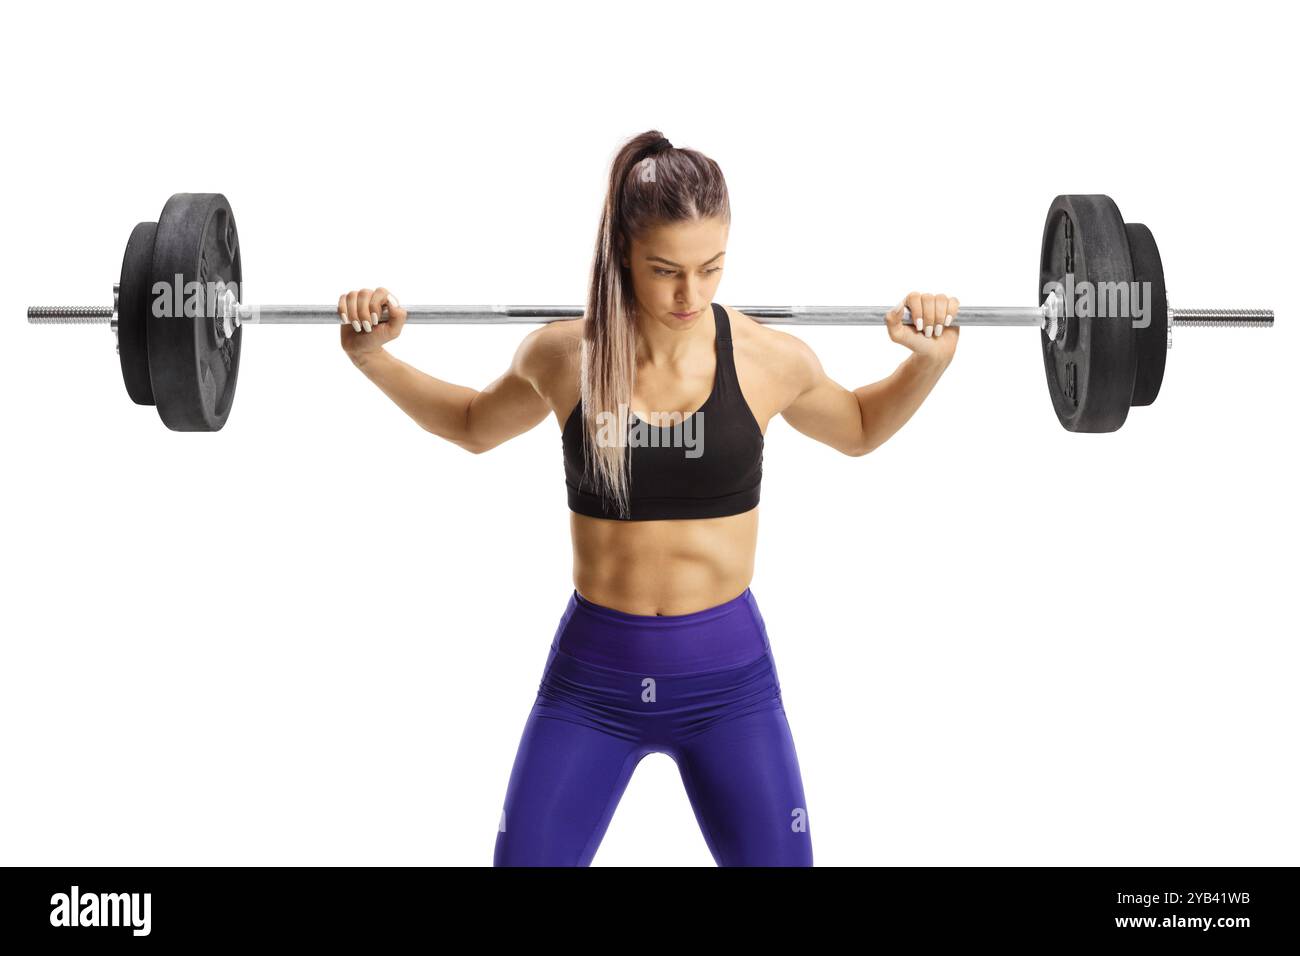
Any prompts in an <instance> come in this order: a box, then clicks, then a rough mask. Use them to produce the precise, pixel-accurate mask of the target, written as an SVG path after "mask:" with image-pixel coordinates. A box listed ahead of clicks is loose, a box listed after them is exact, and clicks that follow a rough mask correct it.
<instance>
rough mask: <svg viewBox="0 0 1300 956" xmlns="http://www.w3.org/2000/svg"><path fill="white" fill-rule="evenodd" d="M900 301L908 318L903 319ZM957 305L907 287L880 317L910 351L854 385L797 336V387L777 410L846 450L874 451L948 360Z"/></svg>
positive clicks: (819, 438) (899, 424)
mask: <svg viewBox="0 0 1300 956" xmlns="http://www.w3.org/2000/svg"><path fill="white" fill-rule="evenodd" d="M904 306H907V307H908V309H909V310H910V311H911V314H912V319H913V323H912V324H908V325H904V324H903V307H904ZM959 308H960V303H959V302H958V300H957V299H955V298H952V297H950V296H945V295H929V294H923V293H920V292H911V293H909V294H908V295H907V296H906V297H904V299H903V301H902V302H900V303H899V304H898V305H897V306H895V307H894V308H893V309H892V310H891V311H890V312H889V314H888V316H887V317H886V320H885V323H886V327H887V329H888V331H889V337H890V338H891V339H893V340H894V341H895V342H897V343H899V344H900V345H902V346H904V347H906V348H908V349H909V350H911V352H912V354H911V355H910V356H908V358H907V360H906V361H904V362H903V364H901V365H900V366H898V368H897V369H895V370H894V372H893V374H892V375H890V376H889V377H888V378H885V379H882V380H880V381H879V382H872V383H871V384H870V385H864V386H862V387H861V388H859V389H855V390H854V391H849V390H848V389H846V388H844V386H842V385H840V384H839V383H837V382H835V381H834V380H832V379H831V378H830V377H829V376H827V375H826V373H825V371H824V370H823V369H822V367H821V363H820V362H819V361H818V360H817V356H816V355H815V354H814V353H813V351H812V349H810V348H808V346H807V345H806V344H804V343H802V342H800V343H799V345H800V346H802V347H801V348H799V349H798V355H799V361H798V363H797V365H798V367H799V369H800V372H799V375H800V379H801V381H800V385H801V386H802V387H801V388H800V389H799V391H798V394H797V395H796V397H795V398H794V400H793V401H791V402H790V404H789V405H787V406H786V407H785V408H784V409H782V411H781V414H782V415H783V416H784V417H785V419H786V421H788V422H789V423H790V424H791V426H792V427H794V428H795V429H796V430H797V431H800V432H802V433H803V434H805V435H807V436H809V437H810V438H814V439H816V440H817V441H820V442H823V443H824V444H827V445H830V446H831V447H832V448H834V449H836V450H837V451H841V452H843V453H844V454H846V455H852V456H854V457H857V456H860V455H865V454H867V453H868V452H872V451H875V450H876V449H877V448H879V447H880V446H881V445H883V444H884V443H885V442H886V441H888V440H889V438H890V437H891V436H892V435H893V434H894V433H895V432H897V431H898V430H899V429H900V428H902V427H903V426H904V425H905V424H907V421H908V420H909V419H910V418H911V417H912V415H913V414H914V413H915V412H916V410H917V409H918V408H920V407H921V403H922V402H924V401H925V399H926V397H927V396H928V395H929V394H930V392H931V390H932V389H933V388H934V386H935V383H936V382H938V381H939V379H940V377H941V376H942V375H943V373H944V372H945V371H946V370H947V368H948V365H949V364H950V363H951V362H952V359H953V355H954V353H955V352H956V350H957V340H958V337H959V335H960V330H959V327H958V326H954V325H952V324H951V323H952V321H953V319H954V318H955V317H956V315H957V311H958V309H959ZM795 341H798V340H795Z"/></svg>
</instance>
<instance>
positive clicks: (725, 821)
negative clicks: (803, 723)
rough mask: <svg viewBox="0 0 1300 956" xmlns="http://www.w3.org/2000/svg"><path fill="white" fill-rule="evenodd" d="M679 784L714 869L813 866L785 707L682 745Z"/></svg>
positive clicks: (720, 727)
mask: <svg viewBox="0 0 1300 956" xmlns="http://www.w3.org/2000/svg"><path fill="white" fill-rule="evenodd" d="M677 766H678V769H679V770H680V771H681V775H682V783H683V784H684V785H685V787H686V794H687V796H688V797H689V798H690V801H691V806H692V807H693V808H694V810H695V818H696V820H698V821H699V824H700V830H701V831H702V832H703V833H704V840H705V842H706V843H707V844H708V846H709V851H710V852H711V853H712V854H713V858H714V859H715V860H716V861H717V863H718V865H719V866H812V837H811V834H810V833H809V831H808V807H807V804H806V803H805V801H804V793H803V780H802V779H801V777H800V775H799V761H798V757H797V755H796V754H795V749H794V737H793V735H792V734H791V732H790V723H789V721H788V720H787V719H786V714H785V707H784V705H778V706H776V707H774V708H771V709H767V710H762V711H759V712H757V713H751V714H746V715H745V716H743V717H737V718H735V719H733V720H726V721H723V722H721V723H719V724H716V725H715V726H713V727H711V728H710V729H709V730H707V731H705V732H704V733H702V734H700V735H698V736H696V737H693V738H691V739H690V740H688V741H686V742H685V743H684V744H683V745H682V746H681V747H680V748H679V752H678V754H677Z"/></svg>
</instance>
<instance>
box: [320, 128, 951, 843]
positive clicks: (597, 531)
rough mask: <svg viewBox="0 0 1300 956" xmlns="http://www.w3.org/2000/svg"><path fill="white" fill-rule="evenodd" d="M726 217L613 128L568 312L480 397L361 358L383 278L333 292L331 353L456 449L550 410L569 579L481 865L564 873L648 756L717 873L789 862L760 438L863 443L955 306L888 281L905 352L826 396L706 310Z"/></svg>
mask: <svg viewBox="0 0 1300 956" xmlns="http://www.w3.org/2000/svg"><path fill="white" fill-rule="evenodd" d="M730 222H731V210H730V205H729V202H728V197H727V187H726V182H725V181H724V179H723V176H722V171H721V169H720V168H719V167H718V164H717V163H716V162H714V161H713V160H712V159H710V158H709V157H707V156H704V155H703V154H701V153H699V152H697V151H695V150H692V149H679V148H676V147H674V146H673V145H672V144H671V143H670V142H669V141H668V140H667V139H665V138H664V137H663V136H662V135H661V134H660V133H659V132H658V131H657V130H651V131H649V132H645V133H642V134H641V135H639V136H637V137H635V138H633V139H631V140H630V141H628V142H627V143H626V144H624V146H623V147H622V148H621V149H620V150H619V152H618V155H617V156H616V157H615V159H614V161H613V165H612V168H611V170H610V176H609V188H608V192H607V194H606V198H605V205H604V210H603V212H602V215H601V220H600V229H599V232H598V234H597V237H596V248H595V254H594V257H593V260H592V267H591V276H590V287H589V289H588V291H587V303H586V313H585V315H584V316H583V317H582V318H578V319H571V320H561V321H552V322H548V323H545V324H543V325H541V326H540V327H539V328H537V329H536V330H534V331H532V332H530V333H529V334H528V335H527V336H525V338H524V339H523V341H522V342H521V343H520V345H519V348H518V351H517V352H516V353H515V356H514V360H513V362H512V363H511V366H510V368H509V369H508V370H507V371H506V372H505V374H503V375H502V376H501V377H500V378H498V379H497V380H496V381H494V382H493V383H492V384H490V385H489V386H487V387H486V388H484V389H483V390H481V391H479V390H475V389H473V388H470V387H467V386H463V385H453V384H451V383H449V382H444V381H440V380H439V379H436V378H433V377H432V376H429V375H426V374H424V373H423V372H421V371H419V370H417V369H415V368H414V367H412V366H410V365H408V364H406V363H405V362H402V361H401V360H400V359H398V358H396V357H394V356H393V355H391V354H389V353H388V352H386V351H385V350H384V346H385V345H386V344H388V343H389V342H391V341H392V340H393V339H395V338H397V336H398V335H400V334H401V331H402V325H403V323H404V321H405V319H406V313H405V311H404V310H403V309H402V307H401V305H400V303H399V302H398V300H397V297H396V296H394V295H393V293H392V292H390V291H389V290H387V289H383V288H378V289H373V290H372V289H360V290H357V291H354V292H348V293H345V294H344V295H342V296H340V297H339V303H338V311H339V317H340V320H341V322H342V325H341V328H340V332H341V336H342V345H343V349H344V350H345V351H346V352H347V354H348V356H349V357H350V358H351V359H352V361H353V363H354V364H355V365H356V366H357V368H359V369H360V370H361V371H362V372H363V373H364V374H365V375H366V376H367V377H368V378H369V379H370V380H371V381H372V382H374V383H375V384H376V385H377V386H379V388H380V389H382V390H383V392H384V394H386V395H387V396H388V397H389V398H391V399H392V400H393V401H394V402H395V403H396V404H397V405H398V406H399V407H400V408H401V409H402V410H403V411H404V412H406V413H407V414H408V415H410V416H411V417H412V418H413V419H414V420H415V421H417V422H418V423H419V424H420V425H421V426H423V427H424V428H425V429H427V430H428V431H431V432H433V433H434V434H435V435H438V436H440V437H442V438H445V439H447V440H448V441H451V442H454V443H456V444H457V445H459V446H460V447H462V448H464V449H466V450H468V451H472V452H475V453H480V452H485V451H487V450H488V449H490V448H495V447H496V446H497V445H500V444H501V443H502V442H504V441H507V440H508V439H510V438H513V437H515V436H516V435H519V434H522V433H523V432H525V431H527V430H528V429H530V428H532V427H533V426H535V425H537V424H538V423H539V422H540V421H542V419H544V418H547V417H549V416H551V415H554V416H555V421H556V423H557V425H558V426H559V428H560V430H561V435H562V444H563V449H564V477H565V484H566V486H567V497H568V505H569V510H570V512H571V515H570V527H571V531H572V538H573V555H574V563H573V584H574V590H573V593H572V594H570V595H569V598H568V603H567V606H566V607H565V609H564V612H563V614H561V616H560V621H559V626H558V627H557V629H556V632H555V637H554V639H553V640H552V642H551V646H550V651H549V654H548V656H547V660H546V665H545V668H544V670H543V674H542V679H541V683H540V685H539V688H538V692H537V697H536V700H535V701H534V703H533V705H532V710H531V711H530V713H529V714H528V718H527V720H526V721H525V724H524V729H523V735H522V739H521V740H520V743H519V749H518V753H517V754H516V756H515V761H514V767H513V769H512V771H511V774H510V781H509V784H508V785H507V788H506V795H505V804H504V808H503V812H502V816H501V820H500V823H499V825H498V832H497V837H496V851H495V857H494V863H495V865H497V866H586V865H588V864H589V863H590V862H591V860H592V858H593V857H594V856H595V853H596V849H597V847H598V846H599V845H600V841H601V838H602V837H603V836H604V834H605V830H606V828H607V827H608V825H609V822H610V819H611V818H612V816H613V814H614V809H615V807H616V806H617V805H618V801H619V798H620V797H621V796H622V794H623V792H624V790H625V788H626V787H627V784H628V781H629V780H630V779H631V776H632V772H633V771H634V770H635V769H636V766H637V764H638V763H639V762H640V761H641V759H642V758H643V757H645V756H646V755H647V754H650V753H666V754H668V755H669V756H670V757H672V759H673V760H674V761H675V762H676V764H677V767H678V769H679V770H680V772H681V776H682V783H683V785H684V786H685V789H686V793H687V796H688V797H689V799H690V801H691V805H692V807H693V808H694V811H695V816H696V819H697V820H698V821H699V825H700V829H701V831H702V832H703V835H704V839H705V842H706V843H707V844H708V847H709V850H710V852H711V853H712V854H713V857H714V859H715V860H716V861H717V863H718V865H719V866H811V865H812V861H813V852H812V842H811V831H810V829H809V816H808V804H807V801H806V800H805V799H804V792H803V784H802V782H801V780H800V774H799V764H798V760H797V758H796V755H795V747H794V739H793V737H792V735H791V731H790V725H789V722H788V720H787V718H786V713H785V707H784V704H783V702H782V700H781V685H780V682H779V680H778V677H777V672H776V667H775V664H774V660H773V655H772V649H771V646H770V644H769V642H768V636H767V631H766V628H765V625H764V622H763V616H762V614H761V613H760V612H759V608H758V603H757V601H756V600H755V598H754V594H753V593H752V591H751V590H750V588H749V583H750V580H751V579H752V577H753V570H754V553H755V547H756V544H757V532H758V498H759V484H760V480H761V478H762V465H763V441H764V435H765V433H766V431H767V426H768V423H769V422H770V421H771V420H772V418H773V417H774V416H776V415H783V416H784V417H785V419H786V421H787V422H789V423H790V424H791V425H792V426H793V427H794V428H795V429H796V430H798V431H800V432H802V433H804V434H805V435H808V436H809V437H811V438H814V439H816V440H817V441H820V442H823V443H825V444H827V445H829V446H831V447H832V448H835V449H837V450H839V451H841V452H843V453H844V454H846V455H854V456H858V455H865V454H866V453H867V452H870V451H872V450H873V449H875V448H878V447H880V445H881V444H882V443H883V442H885V441H886V440H887V439H888V438H889V437H890V436H891V435H893V434H894V433H895V432H896V431H898V429H899V428H901V427H902V426H903V425H904V424H905V423H906V422H907V420H908V419H909V418H911V416H912V414H913V413H914V412H915V411H916V410H917V408H918V407H919V406H920V404H921V403H922V402H923V401H924V400H925V398H926V396H928V395H929V393H930V391H931V389H933V388H934V385H935V383H936V382H937V381H938V380H939V377H940V376H941V375H943V373H944V371H945V370H946V369H947V367H948V364H949V363H950V362H951V361H952V359H953V354H954V352H955V351H956V348H957V339H958V336H959V334H960V332H959V328H958V327H956V326H952V327H949V326H951V323H952V321H953V318H954V317H955V316H956V315H957V312H958V307H959V303H958V301H957V299H955V298H951V297H948V296H944V295H923V294H921V293H917V292H912V293H909V294H908V295H907V296H906V297H905V298H904V300H903V301H902V302H900V303H899V304H898V306H897V307H895V308H894V309H893V310H892V311H891V312H890V313H889V315H888V318H887V320H886V321H887V328H888V331H889V337H890V338H891V339H892V340H893V341H894V342H897V343H898V344H900V345H902V346H904V347H906V348H907V349H908V350H909V351H910V354H909V355H908V357H907V359H906V360H905V361H904V362H903V363H902V364H901V365H899V366H898V368H897V369H896V370H895V371H894V372H893V374H891V375H890V376H889V377H888V378H886V379H883V380H881V381H879V382H875V383H872V384H870V385H864V386H863V387H861V388H858V389H856V390H854V391H849V390H848V389H846V388H844V387H843V386H841V385H839V384H837V383H836V382H834V381H832V380H831V379H830V378H829V377H827V375H826V374H825V372H824V371H823V370H822V367H821V364H820V363H819V361H818V359H817V356H816V355H815V354H814V353H813V351H812V349H810V348H809V347H808V345H806V344H805V343H804V342H802V341H801V340H800V339H798V338H796V337H795V336H793V335H790V334H789V333H787V332H784V331H781V330H778V329H776V328H773V327H771V326H768V325H764V324H761V323H759V322H756V321H755V320H754V319H752V318H750V317H749V316H746V315H744V314H743V313H741V312H738V311H736V310H735V309H733V308H729V307H727V306H725V305H720V304H718V303H717V302H715V301H714V295H715V294H716V293H717V289H718V283H719V282H720V281H721V279H722V270H723V263H724V260H725V257H726V248H727V236H728V232H729V229H730ZM904 305H906V306H907V307H908V308H909V309H910V312H911V316H912V322H913V323H914V324H908V325H904V324H903V321H902V316H903V306H904ZM385 307H387V310H388V317H389V318H388V321H386V322H382V323H381V322H380V321H379V315H380V314H381V312H382V311H383V309H384V308H385ZM945 328H947V331H946V332H945ZM681 410H687V411H681Z"/></svg>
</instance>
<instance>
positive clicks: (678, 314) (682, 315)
mask: <svg viewBox="0 0 1300 956" xmlns="http://www.w3.org/2000/svg"><path fill="white" fill-rule="evenodd" d="M698 311H699V309H696V310H695V312H698ZM695 312H674V313H672V314H673V315H675V316H676V317H677V318H679V319H689V318H690V317H691V316H693V315H694V314H695Z"/></svg>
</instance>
